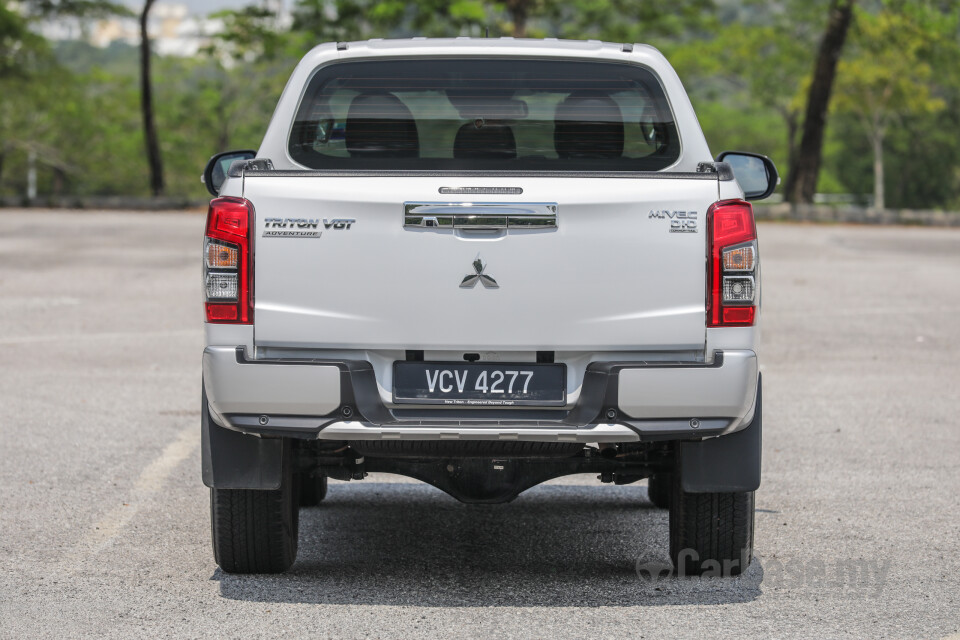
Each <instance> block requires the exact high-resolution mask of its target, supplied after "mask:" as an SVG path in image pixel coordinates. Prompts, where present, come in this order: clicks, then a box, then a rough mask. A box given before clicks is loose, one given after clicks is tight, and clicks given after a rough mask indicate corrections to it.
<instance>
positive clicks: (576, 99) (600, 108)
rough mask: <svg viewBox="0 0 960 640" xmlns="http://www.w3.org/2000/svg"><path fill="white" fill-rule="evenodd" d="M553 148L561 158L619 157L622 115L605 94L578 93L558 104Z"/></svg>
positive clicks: (620, 152)
mask: <svg viewBox="0 0 960 640" xmlns="http://www.w3.org/2000/svg"><path fill="white" fill-rule="evenodd" d="M553 145H554V148H555V149H556V150H557V155H558V156H560V157H561V158H619V157H620V156H621V155H623V114H621V112H620V107H619V106H618V105H617V103H616V102H615V101H614V99H613V98H611V97H610V96H608V95H606V94H604V93H587V92H577V93H572V94H570V95H569V96H568V97H567V99H566V100H564V101H563V102H561V103H560V104H559V105H557V111H556V114H555V115H554V128H553Z"/></svg>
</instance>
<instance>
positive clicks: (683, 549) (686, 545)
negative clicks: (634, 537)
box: [670, 479, 754, 577]
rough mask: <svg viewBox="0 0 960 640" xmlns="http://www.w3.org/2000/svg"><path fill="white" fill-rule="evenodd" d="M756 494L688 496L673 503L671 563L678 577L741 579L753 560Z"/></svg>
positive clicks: (676, 494) (678, 490)
mask: <svg viewBox="0 0 960 640" xmlns="http://www.w3.org/2000/svg"><path fill="white" fill-rule="evenodd" d="M753 521H754V492H753V491H746V492H741V493H687V492H685V491H683V489H682V487H681V486H680V482H679V479H675V480H674V483H673V493H672V496H671V500H670V559H671V560H672V561H673V566H674V568H675V569H676V572H677V574H678V575H681V576H682V575H688V576H689V575H712V576H722V577H729V576H735V575H739V574H740V573H742V572H743V571H745V570H746V568H747V567H748V566H749V565H750V561H751V560H752V558H753V524H754V522H753Z"/></svg>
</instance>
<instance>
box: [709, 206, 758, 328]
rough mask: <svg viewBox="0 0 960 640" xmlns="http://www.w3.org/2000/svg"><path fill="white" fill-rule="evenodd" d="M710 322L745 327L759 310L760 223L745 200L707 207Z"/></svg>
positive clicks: (711, 324)
mask: <svg viewBox="0 0 960 640" xmlns="http://www.w3.org/2000/svg"><path fill="white" fill-rule="evenodd" d="M707 227H708V229H709V233H710V245H709V247H710V248H709V251H710V253H709V262H708V267H707V326H710V327H746V326H750V325H752V324H753V323H754V320H755V318H756V313H757V262H758V258H759V256H758V255H757V225H756V223H755V222H754V220H753V206H752V205H751V204H750V203H749V202H745V201H743V200H724V201H722V202H716V203H714V204H713V205H711V207H710V209H708V210H707Z"/></svg>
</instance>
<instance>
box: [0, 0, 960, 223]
mask: <svg viewBox="0 0 960 640" xmlns="http://www.w3.org/2000/svg"><path fill="white" fill-rule="evenodd" d="M830 2H831V0H806V1H805V0H780V1H779V2H776V3H769V2H763V1H762V0H677V2H674V3H661V2H654V1H652V0H566V1H560V0H509V1H508V0H452V1H441V0H411V1H405V0H298V1H297V3H296V4H295V6H294V7H293V10H294V13H293V24H292V27H290V28H286V25H285V24H284V23H281V22H280V21H279V20H278V17H277V16H275V15H274V14H272V13H271V12H270V11H268V10H267V9H265V8H264V6H265V5H262V4H259V3H251V5H250V6H248V7H242V8H239V9H235V10H231V11H225V12H220V13H218V14H217V16H216V17H217V18H219V19H220V20H222V21H223V24H224V25H225V29H224V31H223V32H222V33H220V34H219V35H218V36H217V37H216V38H214V40H213V41H212V42H211V44H210V46H208V47H207V48H206V49H205V50H203V51H202V52H201V53H200V55H198V56H196V57H194V58H175V57H157V56H155V55H154V56H153V75H154V83H153V90H154V101H155V119H156V125H157V132H158V143H159V150H160V154H161V155H162V158H163V164H164V169H165V178H166V192H167V193H168V194H170V195H175V196H190V197H203V196H204V193H205V192H204V190H203V187H202V185H201V184H200V182H199V180H198V179H197V176H198V175H199V172H200V169H201V168H202V165H203V163H204V162H205V160H206V159H207V158H208V157H209V156H210V155H212V154H213V153H215V152H217V151H221V150H225V149H227V148H256V147H257V146H258V145H259V142H260V139H261V137H262V135H263V133H264V131H265V128H266V125H267V123H268V122H269V119H270V116H271V114H272V112H273V109H274V107H275V105H276V101H277V99H278V98H279V96H280V93H281V92H282V90H283V87H284V84H285V82H286V79H287V77H288V76H289V74H290V72H291V70H292V69H293V67H294V65H295V64H296V62H297V61H298V60H299V59H300V58H301V57H302V56H303V54H304V53H305V52H306V51H308V50H309V49H310V48H312V47H313V46H315V45H316V44H318V43H320V42H324V41H346V40H357V39H365V38H377V37H383V38H389V37H410V36H417V35H423V36H442V37H451V36H462V35H466V36H474V37H483V36H484V35H486V33H487V32H488V31H489V35H490V36H491V37H500V36H510V35H515V34H517V33H521V32H525V33H526V34H527V35H528V36H530V37H562V38H583V39H589V38H594V39H602V40H608V41H614V42H647V43H650V44H653V45H655V46H657V47H659V48H660V49H661V50H663V51H664V52H665V54H666V55H667V57H668V59H670V61H671V62H672V63H673V64H674V66H675V67H676V68H677V70H678V72H679V73H680V76H681V79H682V80H683V82H684V84H685V86H686V88H687V90H688V92H689V93H690V96H691V99H692V101H693V102H694V105H695V107H696V110H697V114H698V116H699V118H700V123H701V126H702V128H703V130H704V132H705V134H706V136H707V139H708V142H709V143H710V145H711V147H712V148H713V149H714V151H715V152H716V151H721V150H723V149H731V148H740V149H746V150H755V151H759V152H762V153H766V154H767V155H770V156H771V157H772V158H773V159H774V160H775V161H776V162H777V164H778V166H779V167H780V169H781V174H783V175H786V174H787V173H788V172H789V170H790V168H791V166H792V165H793V158H794V157H795V155H796V152H797V147H798V145H799V132H800V130H801V127H802V125H803V120H804V107H805V104H806V97H807V93H808V90H809V87H810V84H811V81H812V76H813V71H814V62H815V58H816V53H817V46H818V43H819V41H820V38H821V37H822V34H823V32H824V28H825V26H826V23H827V13H828V12H827V8H828V7H829V5H830ZM958 4H960V3H958V2H957V1H956V0H863V4H862V6H861V9H860V10H859V11H858V14H857V16H856V20H855V21H854V27H853V30H852V31H851V33H850V40H849V42H848V43H847V46H846V47H845V49H844V53H843V56H842V57H841V59H840V63H839V65H838V74H837V78H836V86H835V90H834V99H833V109H832V111H831V114H830V120H829V124H828V127H827V130H826V137H825V138H824V143H823V170H822V171H820V176H819V181H818V189H819V190H820V191H834V192H846V193H852V194H862V193H868V192H871V191H872V190H873V187H874V183H875V180H874V177H873V176H874V171H875V169H874V159H873V156H874V153H873V149H872V138H871V136H872V135H873V133H872V131H873V128H872V126H871V125H870V123H872V122H873V118H874V117H878V118H879V120H878V121H879V122H882V123H884V127H883V133H884V135H883V145H882V148H883V150H884V154H883V164H884V166H885V175H886V180H885V181H884V185H885V187H886V188H885V194H884V199H885V200H886V203H887V204H889V205H892V206H912V207H935V206H942V207H960V145H957V144H956V143H955V140H957V139H960V115H958V114H960V65H957V64H956V63H955V60H956V59H958V58H960V52H958V33H960V28H958V20H957V12H958V9H957V5H958ZM11 6H12V5H10V4H9V3H0V194H4V195H12V194H22V193H23V192H24V188H25V182H26V177H25V171H24V165H25V159H26V156H27V154H28V153H33V154H35V157H36V158H37V161H38V166H39V178H40V185H39V186H40V192H41V194H54V193H57V194H62V195H74V194H76V195H85V194H101V195H111V194H135V195H147V194H148V193H149V177H148V169H147V164H146V162H145V160H144V154H143V149H144V135H143V132H142V128H141V125H140V117H139V100H140V92H139V90H138V88H137V49H136V47H130V46H128V45H124V44H120V43H115V44H114V45H111V46H110V47H109V48H107V49H97V48H95V47H92V46H89V45H86V44H83V43H80V42H57V43H50V42H47V41H45V40H44V39H43V38H42V37H41V36H39V35H38V34H37V32H36V31H35V30H32V29H31V25H32V24H33V22H34V21H36V20H39V19H42V16H47V15H54V14H59V15H73V16H78V15H79V16H87V17H86V18H84V19H94V17H95V16H96V15H103V14H102V13H100V14H98V13H97V12H98V11H108V10H110V9H109V7H110V6H112V5H111V4H110V3H109V2H99V1H93V0H82V1H81V0H42V1H38V0H26V1H25V2H22V3H21V4H20V5H19V7H20V8H19V9H17V10H13V9H12V8H11ZM521 26H522V30H521ZM885 83H886V84H885ZM890 83H892V88H891V89H889V90H888V91H889V97H884V95H885V93H884V91H886V90H885V89H884V87H885V86H887V85H889V84H890ZM871 105H872V107H871ZM880 107H882V108H880Z"/></svg>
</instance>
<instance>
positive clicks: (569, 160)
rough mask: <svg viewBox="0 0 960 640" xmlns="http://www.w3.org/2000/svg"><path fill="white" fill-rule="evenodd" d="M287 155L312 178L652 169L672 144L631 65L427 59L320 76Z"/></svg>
mask: <svg viewBox="0 0 960 640" xmlns="http://www.w3.org/2000/svg"><path fill="white" fill-rule="evenodd" d="M290 155H291V157H292V158H293V159H294V160H295V161H296V162H298V163H300V164H302V165H305V166H307V167H310V168H312V169H410V170H434V171H436V170H476V169H479V170H501V171H513V170H516V171H529V170H548V171H549V170H563V171H657V170H659V169H664V168H666V167H668V166H670V165H671V164H673V163H674V162H675V161H676V160H677V158H678V157H679V155H680V141H679V138H678V136H677V128H676V125H675V124H674V121H673V116H672V114H671V112H670V109H669V106H668V105H667V101H666V98H665V97H664V95H663V90H662V89H661V87H660V84H659V82H657V79H656V77H655V76H654V75H653V74H652V73H651V72H650V71H647V70H646V69H643V68H641V67H637V66H635V65H627V64H619V63H612V62H582V61H579V62H578V61H566V60H530V59H462V58H461V59H438V58H430V59H419V60H418V59H408V60H387V61H375V62H371V61H368V62H344V63H338V64H333V65H330V66H326V67H322V68H321V69H319V70H318V71H317V73H316V74H315V75H314V77H313V79H312V80H311V81H310V85H309V86H308V87H307V91H306V94H305V95H304V98H303V102H302V103H301V105H300V108H299V110H298V112H297V118H296V121H295V123H294V125H293V129H292V131H291V134H290Z"/></svg>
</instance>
